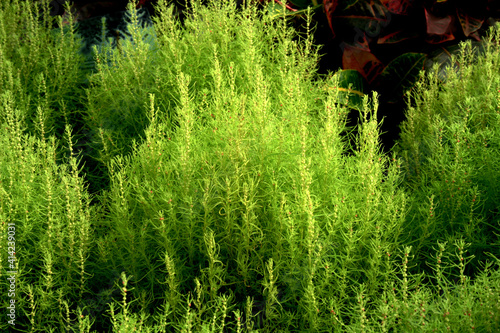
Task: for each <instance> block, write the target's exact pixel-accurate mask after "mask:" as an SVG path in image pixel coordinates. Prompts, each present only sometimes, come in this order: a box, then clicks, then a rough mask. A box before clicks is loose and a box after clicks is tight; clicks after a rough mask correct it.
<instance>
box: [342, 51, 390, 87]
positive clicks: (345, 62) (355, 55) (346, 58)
mask: <svg viewBox="0 0 500 333" xmlns="http://www.w3.org/2000/svg"><path fill="white" fill-rule="evenodd" d="M342 67H343V69H355V70H357V71H358V72H359V73H360V74H361V75H362V76H363V77H364V78H365V80H366V81H367V82H368V83H369V84H370V83H371V82H372V81H373V80H374V79H375V78H376V77H377V76H378V75H379V74H380V73H381V72H382V70H383V69H384V65H383V64H382V63H381V62H380V60H378V59H377V57H375V56H374V55H373V54H372V53H370V52H366V51H363V50H361V49H359V48H356V47H352V46H350V45H347V44H345V45H344V53H343V55H342Z"/></svg>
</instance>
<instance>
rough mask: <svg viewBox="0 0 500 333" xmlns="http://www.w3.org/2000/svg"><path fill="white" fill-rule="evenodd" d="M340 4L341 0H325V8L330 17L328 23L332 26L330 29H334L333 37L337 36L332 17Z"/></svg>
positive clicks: (327, 15)
mask: <svg viewBox="0 0 500 333" xmlns="http://www.w3.org/2000/svg"><path fill="white" fill-rule="evenodd" d="M338 4H339V0H324V1H323V6H324V8H325V14H326V17H327V19H328V25H329V26H330V30H331V31H332V34H333V37H334V38H335V30H333V24H332V17H333V13H334V12H335V9H336V8H337V6H338Z"/></svg>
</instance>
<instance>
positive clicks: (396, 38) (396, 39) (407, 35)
mask: <svg viewBox="0 0 500 333" xmlns="http://www.w3.org/2000/svg"><path fill="white" fill-rule="evenodd" d="M417 36H418V34H417V33H415V32H413V33H412V32H410V31H406V30H399V31H395V32H392V33H390V34H387V35H385V36H383V37H380V38H379V39H378V40H377V44H394V43H400V42H402V41H404V40H408V39H411V38H414V37H417Z"/></svg>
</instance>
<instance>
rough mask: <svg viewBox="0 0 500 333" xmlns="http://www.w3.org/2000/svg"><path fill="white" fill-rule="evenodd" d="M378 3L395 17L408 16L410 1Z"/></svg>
mask: <svg viewBox="0 0 500 333" xmlns="http://www.w3.org/2000/svg"><path fill="white" fill-rule="evenodd" d="M380 2H381V3H382V4H383V5H384V6H385V8H387V9H388V10H389V11H390V12H391V13H393V14H397V15H408V14H409V12H410V9H411V7H412V1H411V0H380Z"/></svg>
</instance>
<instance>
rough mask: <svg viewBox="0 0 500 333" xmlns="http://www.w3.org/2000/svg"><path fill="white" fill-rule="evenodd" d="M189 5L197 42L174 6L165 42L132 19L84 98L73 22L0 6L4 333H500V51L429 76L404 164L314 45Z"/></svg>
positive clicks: (238, 15) (165, 22)
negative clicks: (321, 72) (58, 25)
mask: <svg viewBox="0 0 500 333" xmlns="http://www.w3.org/2000/svg"><path fill="white" fill-rule="evenodd" d="M191 6H192V7H191V11H190V13H191V16H190V17H188V18H187V19H186V21H185V24H184V27H182V28H181V27H180V25H179V23H178V22H176V21H175V20H174V19H173V15H172V12H173V7H172V6H167V4H166V3H165V1H159V3H158V7H157V11H158V12H159V13H160V15H159V16H158V18H157V19H156V21H155V36H156V41H152V40H149V41H147V40H146V39H145V34H146V33H145V32H144V31H143V30H141V29H140V28H139V25H138V24H137V16H136V14H135V11H133V8H134V6H133V4H131V5H130V7H129V9H130V12H131V14H130V25H129V31H130V34H131V39H130V40H124V41H123V43H122V44H121V46H120V48H112V47H111V45H110V43H108V44H107V45H103V47H102V48H101V49H99V48H95V50H94V59H95V62H96V71H95V72H94V73H91V74H90V75H89V77H88V80H89V83H88V85H82V84H81V82H82V81H81V78H82V75H84V72H83V70H82V66H81V64H82V63H83V62H84V61H85V60H84V58H83V57H80V56H77V55H78V52H79V49H80V47H81V40H79V39H78V38H77V36H76V35H75V34H74V33H73V32H74V31H73V28H72V27H73V25H72V24H70V25H69V28H66V29H60V30H59V34H57V35H54V34H51V33H50V32H47V31H48V27H51V26H52V22H50V18H49V17H44V21H43V23H41V24H35V23H34V19H33V17H32V16H30V13H31V12H33V10H36V9H34V8H32V5H31V4H30V3H29V2H24V1H15V0H13V1H12V2H10V3H8V4H3V3H2V5H0V75H2V80H0V85H1V86H0V88H1V90H0V100H1V103H0V124H1V127H0V140H1V147H2V149H1V150H0V161H1V164H0V221H1V222H2V224H1V225H0V229H1V230H0V249H1V252H0V266H1V267H0V275H1V279H0V285H1V288H0V289H1V290H4V291H5V290H9V288H12V284H11V283H10V282H9V280H7V277H9V276H10V274H11V273H9V271H13V270H15V271H17V274H16V283H15V294H16V295H15V296H14V297H12V296H9V295H8V293H6V292H5V293H3V294H1V295H0V303H1V304H2V307H4V308H6V307H7V306H8V305H9V304H10V303H11V300H12V299H14V300H15V305H16V312H15V314H16V326H15V327H13V326H10V324H9V323H8V322H6V321H4V320H2V321H1V322H0V329H2V330H6V329H13V328H15V329H16V330H19V331H28V330H29V331H31V332H37V331H43V332H48V331H54V332H55V331H71V332H73V331H78V332H93V331H98V332H106V331H112V332H166V331H181V332H192V331H196V332H200V331H201V332H216V331H217V332H225V331H236V332H278V331H283V332H285V331H286V332H291V331H296V332H304V331H310V332H323V331H324V332H332V331H334V332H335V331H339V332H343V331H352V332H389V331H403V332H405V331H411V330H418V331H423V332H425V331H446V330H452V331H460V332H461V331H471V330H474V329H475V330H479V331H485V332H495V331H497V330H498V329H499V328H500V316H499V314H500V299H499V296H498V295H499V294H500V271H499V269H498V265H499V264H500V262H499V258H500V253H499V251H498V246H499V245H500V244H499V242H498V233H499V225H498V223H499V220H498V202H499V200H498V199H499V198H498V193H499V191H498V185H497V182H496V180H497V179H498V178H499V176H500V175H499V170H498V163H496V162H497V160H498V148H499V147H498V138H499V137H500V136H499V134H500V133H498V132H499V131H500V127H499V126H498V125H499V123H498V122H499V121H500V120H499V119H500V116H499V110H500V102H499V101H500V91H499V90H500V76H498V70H499V69H500V64H499V63H498V59H499V58H498V57H499V50H498V46H497V45H494V44H491V49H490V50H489V54H490V56H489V57H486V58H484V62H483V63H480V64H477V65H473V64H470V66H462V68H463V73H461V75H462V76H461V77H458V76H455V77H454V76H453V74H450V76H449V80H448V81H447V83H446V86H438V85H437V81H436V79H435V77H432V76H431V77H429V76H428V77H422V81H421V82H420V83H419V85H418V88H417V89H415V91H414V95H413V97H412V98H411V99H410V106H411V105H413V106H412V107H410V108H409V111H408V121H407V122H406V123H405V124H404V126H403V127H404V131H403V135H402V137H401V142H400V145H399V148H398V151H396V152H394V153H393V154H392V155H387V154H384V153H383V152H382V151H381V149H380V142H379V135H380V133H379V132H380V124H379V123H378V122H377V120H376V119H377V117H376V113H377V107H378V105H377V95H376V94H373V96H372V98H371V99H369V98H368V97H367V96H365V97H364V99H363V100H362V103H363V108H362V112H361V118H360V120H359V124H358V126H357V129H356V132H350V130H349V129H348V128H346V123H347V119H348V116H349V107H348V105H349V101H346V100H345V99H346V98H348V97H349V95H346V94H342V91H341V90H339V89H323V88H325V87H329V86H333V87H336V86H338V84H339V77H338V76H335V75H333V76H328V77H319V76H317V75H316V74H315V66H316V63H317V60H318V54H317V48H316V46H314V45H313V43H312V37H311V36H310V35H309V34H308V35H307V36H305V37H301V38H298V39H296V41H292V38H293V37H294V31H293V30H292V29H290V28H289V27H287V25H286V20H285V19H283V18H279V17H278V18H272V17H270V16H267V15H261V14H262V13H260V12H259V11H258V10H257V8H256V7H254V6H244V8H243V9H242V11H240V12H236V11H235V7H234V4H232V1H211V2H210V3H209V4H208V7H205V6H201V4H200V2H199V1H193V2H192V4H191ZM284 15H285V13H283V16H284ZM4 18H5V22H7V20H11V21H8V22H9V24H4V25H2V23H1V22H4ZM13 18H14V19H13ZM308 22H310V20H308V21H306V24H307V23H308ZM70 23H71V22H70ZM24 26H28V27H31V28H30V29H28V30H27V32H26V36H23V38H25V40H26V43H28V44H22V45H20V44H19V43H18V42H16V38H13V37H12V36H13V35H14V34H15V33H19V31H21V30H20V27H24ZM44 26H45V27H46V28H44ZM22 31H24V30H22ZM496 33H498V32H496ZM149 35H150V36H151V33H150V34H149ZM16 43H17V44H16ZM30 43H31V44H30ZM42 45H43V47H42ZM152 46H153V47H152ZM20 47H22V49H19V48H20ZM466 54H467V53H464V57H463V58H461V59H460V61H462V62H467V56H466ZM26 59H33V60H32V61H30V62H29V63H25V62H24V61H25V60H26ZM479 73H483V74H484V73H487V75H488V78H489V80H484V81H481V82H482V83H481V84H482V85H481V86H479V87H478V86H477V84H476V83H477V82H476V81H475V80H476V77H475V76H476V75H479ZM33 78H36V79H35V80H33ZM3 79H5V80H3ZM432 80H435V81H432ZM428 81H431V82H428ZM456 89H461V91H463V94H460V95H458V94H456V93H454V91H455V90H456ZM477 89H479V90H477ZM475 96H477V98H476V97H475ZM339 101H341V102H339ZM346 136H352V137H353V139H354V141H355V147H351V146H350V144H349V142H350V140H349V139H348V138H346ZM84 158H87V160H85V159H84ZM91 159H92V161H93V163H94V164H93V165H94V167H95V168H96V169H94V170H93V169H89V168H88V167H87V168H85V166H84V165H83V161H90V160H91ZM96 170H97V171H96ZM98 180H102V181H107V182H108V183H109V186H102V190H101V191H99V192H95V193H94V192H92V191H91V190H90V189H89V187H90V186H92V185H91V184H92V182H96V181H98ZM93 186H94V188H96V187H95V186H96V185H95V184H94V185H93ZM13 225H15V236H12V235H11V237H14V238H15V242H14V243H15V244H14V245H15V251H13V250H12V249H9V248H8V247H9V246H10V247H12V244H11V243H12V242H13V241H14V240H13V239H12V238H11V239H9V238H8V237H9V233H8V231H9V230H11V229H9V227H11V226H13ZM9 242H10V243H9ZM14 252H15V253H14Z"/></svg>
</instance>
